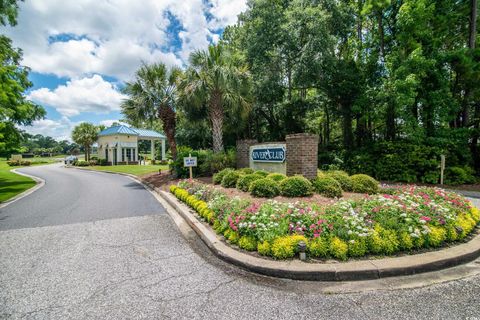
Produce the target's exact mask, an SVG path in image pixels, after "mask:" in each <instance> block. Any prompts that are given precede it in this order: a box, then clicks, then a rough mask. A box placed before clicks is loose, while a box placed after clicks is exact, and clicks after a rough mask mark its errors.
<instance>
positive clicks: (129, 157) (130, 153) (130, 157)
mask: <svg viewBox="0 0 480 320" xmlns="http://www.w3.org/2000/svg"><path fill="white" fill-rule="evenodd" d="M125 151H127V161H132V149H130V148H127V149H125Z"/></svg>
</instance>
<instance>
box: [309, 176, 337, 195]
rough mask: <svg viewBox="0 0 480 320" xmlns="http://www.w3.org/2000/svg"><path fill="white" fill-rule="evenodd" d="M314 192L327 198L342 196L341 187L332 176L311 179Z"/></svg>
mask: <svg viewBox="0 0 480 320" xmlns="http://www.w3.org/2000/svg"><path fill="white" fill-rule="evenodd" d="M312 185H313V189H314V190H315V192H317V193H320V194H321V195H324V196H326V197H329V198H340V197H341V196H342V188H341V187H340V183H339V182H338V181H337V180H335V179H334V178H332V177H329V176H321V177H317V178H315V179H314V180H313V181H312Z"/></svg>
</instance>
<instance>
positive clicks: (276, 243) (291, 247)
mask: <svg viewBox="0 0 480 320" xmlns="http://www.w3.org/2000/svg"><path fill="white" fill-rule="evenodd" d="M300 241H303V242H305V244H307V245H308V240H307V238H305V237H304V236H300V235H292V236H284V237H279V238H276V239H275V240H273V244H272V247H271V252H272V256H273V257H274V258H276V259H287V258H293V257H294V256H295V254H296V253H297V252H298V243H299V242H300Z"/></svg>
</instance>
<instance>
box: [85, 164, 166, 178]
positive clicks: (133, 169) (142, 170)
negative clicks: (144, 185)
mask: <svg viewBox="0 0 480 320" xmlns="http://www.w3.org/2000/svg"><path fill="white" fill-rule="evenodd" d="M83 168H85V169H91V170H97V171H113V172H121V173H129V174H133V175H135V176H142V175H144V174H147V173H152V172H158V170H159V169H162V170H168V165H146V166H140V165H119V166H93V167H83Z"/></svg>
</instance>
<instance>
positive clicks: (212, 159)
mask: <svg viewBox="0 0 480 320" xmlns="http://www.w3.org/2000/svg"><path fill="white" fill-rule="evenodd" d="M192 156H193V155H192ZM182 161H183V160H182ZM197 161H198V165H199V167H198V169H199V174H200V175H203V176H210V175H212V174H214V173H216V172H219V171H221V170H223V169H225V168H233V167H235V163H236V153H235V150H233V149H230V150H228V151H227V152H213V151H212V150H199V159H197Z"/></svg>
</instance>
